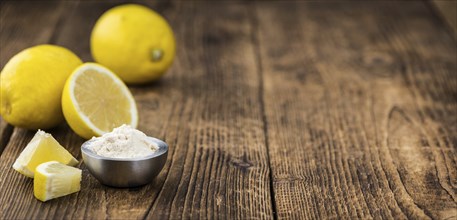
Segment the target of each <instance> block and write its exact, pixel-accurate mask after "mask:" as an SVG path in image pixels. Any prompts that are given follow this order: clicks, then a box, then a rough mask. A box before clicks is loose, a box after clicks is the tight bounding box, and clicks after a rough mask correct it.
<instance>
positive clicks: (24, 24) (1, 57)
mask: <svg viewBox="0 0 457 220" xmlns="http://www.w3.org/2000/svg"><path fill="white" fill-rule="evenodd" d="M67 8H68V4H63V3H59V2H45V3H39V2H8V4H7V2H0V21H1V25H0V32H1V33H2V34H1V35H0V48H1V49H0V69H3V67H4V66H5V64H6V63H7V62H8V60H9V59H10V58H11V57H13V56H14V55H15V54H17V53H19V52H20V51H21V50H23V49H26V48H28V47H31V46H35V45H38V44H44V43H49V42H50V40H51V38H52V37H53V34H54V29H55V28H56V26H57V24H58V23H59V18H60V15H61V13H62V12H63V10H64V9H67ZM18 15H21V16H18ZM12 131H13V127H12V126H11V125H8V124H7V123H6V122H5V121H4V120H3V119H2V118H1V117H0V154H1V153H2V152H3V149H4V148H5V146H6V145H7V143H8V141H9V139H10V137H11V134H12Z"/></svg>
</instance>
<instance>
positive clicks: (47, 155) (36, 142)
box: [13, 130, 78, 178]
mask: <svg viewBox="0 0 457 220" xmlns="http://www.w3.org/2000/svg"><path fill="white" fill-rule="evenodd" d="M52 160H55V161H59V162H61V163H64V164H68V165H71V166H75V165H76V164H78V161H77V160H76V159H75V158H74V157H73V156H72V155H71V154H70V153H69V152H68V151H67V150H66V149H65V148H64V147H62V145H60V144H59V142H57V141H56V139H54V137H52V135H51V134H48V133H46V132H44V131H41V130H38V132H37V133H36V134H35V136H34V137H33V138H32V140H31V141H30V142H29V143H28V144H27V146H26V147H25V148H24V150H23V151H22V152H21V154H20V155H19V157H18V158H17V159H16V161H15V162H14V164H13V168H14V169H15V170H16V171H18V172H19V173H21V174H23V175H25V176H27V177H30V178H33V177H34V172H35V168H36V167H37V166H38V165H40V164H41V163H44V162H48V161H52Z"/></svg>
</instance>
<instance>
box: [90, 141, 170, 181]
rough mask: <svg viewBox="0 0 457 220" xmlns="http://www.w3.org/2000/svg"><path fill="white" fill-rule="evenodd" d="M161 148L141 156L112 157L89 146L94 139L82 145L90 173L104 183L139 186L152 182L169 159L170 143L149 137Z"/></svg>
mask: <svg viewBox="0 0 457 220" xmlns="http://www.w3.org/2000/svg"><path fill="white" fill-rule="evenodd" d="M148 138H149V140H150V141H151V142H152V143H155V144H157V146H158V147H159V149H158V150H157V151H155V152H154V154H152V155H149V156H146V157H141V158H111V157H104V156H100V155H98V154H96V153H95V152H94V151H92V149H91V148H90V147H89V146H90V144H91V142H92V140H88V141H86V142H84V143H83V145H82V146H81V152H82V157H83V160H84V163H85V164H86V166H87V169H89V171H90V173H92V175H93V176H94V177H95V178H96V179H97V180H98V181H100V182H101V183H102V184H104V185H108V186H114V187H137V186H141V185H145V184H147V183H150V182H151V181H152V180H153V179H154V177H156V176H157V175H158V174H159V173H160V171H161V170H162V168H163V166H164V165H165V162H166V161H167V155H168V145H167V144H166V143H165V142H163V141H161V140H159V139H157V138H153V137H148Z"/></svg>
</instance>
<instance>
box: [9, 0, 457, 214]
mask: <svg viewBox="0 0 457 220" xmlns="http://www.w3.org/2000/svg"><path fill="white" fill-rule="evenodd" d="M119 3H120V2H113V1H99V2H98V1H81V2H77V1H61V2H47V1H46V2H45V1H35V2H23V1H19V2H18V1H2V2H1V3H0V4H1V5H0V6H1V15H0V16H1V23H0V24H1V35H0V40H1V42H0V43H1V48H0V52H1V59H0V62H1V67H3V66H4V65H5V63H6V62H7V61H8V60H9V58H10V57H11V56H13V55H14V54H16V53H18V52H19V51H20V50H22V49H24V48H27V47H30V46H33V45H36V44H43V43H51V44H57V45H62V46H65V47H67V48H69V49H71V50H73V51H74V52H75V53H76V54H78V55H79V56H81V58H82V59H83V60H84V61H92V57H91V55H90V50H89V36H90V32H91V29H92V27H93V25H94V22H95V21H96V20H97V18H98V17H99V16H100V15H101V13H103V12H104V11H105V10H107V9H108V8H110V7H113V6H114V5H117V4H119ZM144 4H146V5H149V6H150V7H152V8H153V9H155V10H156V11H158V12H159V13H161V14H163V15H164V16H165V17H166V18H167V19H168V20H169V22H170V24H171V25H172V27H173V29H174V31H175V34H176V38H177V47H178V49H177V57H176V60H175V62H174V64H173V66H172V68H171V69H170V70H169V72H168V73H167V74H166V75H165V77H163V78H162V79H161V80H160V81H159V82H157V83H153V84H151V85H146V86H133V87H130V88H131V90H132V92H133V94H134V96H135V99H136V101H137V105H138V108H139V114H140V123H139V129H140V130H142V131H144V132H145V133H147V134H148V135H151V136H155V137H158V138H160V139H163V140H165V141H166V142H168V143H169V145H170V153H169V157H168V161H167V163H166V165H165V168H164V170H163V171H162V172H161V173H160V175H159V176H158V177H157V178H156V180H155V181H154V182H153V183H151V184H149V185H146V186H144V187H141V188H135V189H116V188H110V187H106V186H103V185H101V184H99V182H98V181H97V180H96V179H94V178H93V177H92V176H91V175H90V173H89V172H88V170H87V168H86V167H85V165H84V163H80V164H79V165H78V167H79V168H81V169H82V170H83V179H82V189H81V191H80V192H79V193H77V194H72V195H70V196H66V197H62V198H59V199H55V200H52V201H48V202H46V203H42V202H40V201H38V200H36V199H35V198H34V197H33V184H32V180H31V179H28V178H26V177H24V176H22V175H20V174H19V173H17V172H16V171H14V170H13V169H12V168H11V166H12V164H13V162H14V160H15V159H16V157H17V156H18V155H19V153H20V152H21V150H22V149H23V148H24V147H25V145H26V144H27V143H28V142H29V141H30V139H31V138H32V136H33V135H34V133H35V132H34V131H27V130H24V129H21V128H14V127H12V126H11V125H7V124H6V123H5V122H4V121H2V122H1V126H0V127H1V133H0V135H1V141H0V144H1V145H0V146H1V150H0V151H1V152H2V153H1V157H0V169H1V173H0V218H6V219H13V218H14V219H16V218H18V219H30V218H40V219H43V218H46V219H55V218H77V219H80V218H85V219H102V218H116V219H117V218H119V219H127V218H128V219H130V218H132V219H136V218H148V219H149V218H152V219H165V218H171V219H178V218H192V219H195V218H202V219H207V218H208V219H219V218H227V219H233V218H241V219H271V218H281V219H283V218H296V219H329V218H331V219H334V218H337V219H339V218H343V219H356V218H359V219H369V218H377V219H379V218H383V219H392V218H395V219H404V218H410V219H428V218H433V219H456V218H457V154H456V151H457V149H456V148H457V67H456V62H457V61H456V60H457V58H456V50H457V49H456V46H457V43H456V39H455V38H454V35H453V33H452V31H453V30H452V29H451V28H450V27H451V26H449V25H447V24H445V23H444V22H443V19H442V17H441V16H439V15H438V12H437V11H436V10H435V9H434V8H432V5H431V3H430V2H424V1H374V2H364V1H331V2H315V1H288V2H280V1H258V2H252V1H246V2H244V1H235V2H229V1H217V2H210V1H198V2H189V1H173V2H156V1H151V2H146V3H144ZM48 132H50V133H52V134H53V135H54V136H55V138H56V139H57V140H58V141H59V142H60V143H62V144H63V145H64V146H66V147H67V148H68V149H69V151H70V152H71V153H72V154H73V155H75V156H77V158H78V159H80V160H81V153H80V146H81V143H83V142H84V140H83V139H82V138H80V137H78V136H77V135H75V133H73V132H72V131H71V130H70V129H69V127H68V126H67V125H65V124H62V125H61V126H59V127H57V128H55V129H51V130H49V131H48ZM113 172H115V171H113Z"/></svg>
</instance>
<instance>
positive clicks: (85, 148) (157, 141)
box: [81, 136, 168, 162]
mask: <svg viewBox="0 0 457 220" xmlns="http://www.w3.org/2000/svg"><path fill="white" fill-rule="evenodd" d="M147 138H148V139H149V140H150V141H151V142H153V143H155V144H157V146H158V147H159V149H157V150H156V151H155V152H154V153H153V154H151V155H148V156H145V157H136V158H125V157H120V158H116V157H105V156H102V155H99V154H96V153H95V152H94V151H93V150H92V149H90V148H89V147H88V146H89V145H90V143H91V142H93V141H94V140H93V139H90V140H87V141H85V142H84V143H83V144H82V145H81V152H82V153H83V154H86V155H87V156H89V157H92V158H95V159H98V160H106V161H124V162H132V161H143V160H149V159H152V158H156V157H159V156H162V155H163V154H165V153H167V152H168V144H167V143H166V142H165V141H162V140H160V139H158V138H155V137H150V136H147Z"/></svg>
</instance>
